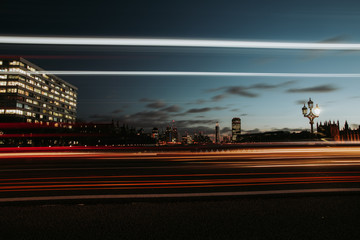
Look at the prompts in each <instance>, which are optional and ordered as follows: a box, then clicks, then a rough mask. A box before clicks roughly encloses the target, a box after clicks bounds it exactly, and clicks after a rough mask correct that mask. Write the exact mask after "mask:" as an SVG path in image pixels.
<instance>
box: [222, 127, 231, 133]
mask: <svg viewBox="0 0 360 240" xmlns="http://www.w3.org/2000/svg"><path fill="white" fill-rule="evenodd" d="M230 132H231V128H229V127H224V128H222V129H221V130H220V133H221V134H224V133H230Z"/></svg>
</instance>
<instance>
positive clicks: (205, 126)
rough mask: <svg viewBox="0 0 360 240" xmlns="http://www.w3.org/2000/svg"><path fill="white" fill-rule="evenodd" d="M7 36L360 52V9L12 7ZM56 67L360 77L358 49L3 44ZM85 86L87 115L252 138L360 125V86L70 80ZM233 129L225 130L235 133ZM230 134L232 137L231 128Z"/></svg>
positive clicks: (316, 5)
mask: <svg viewBox="0 0 360 240" xmlns="http://www.w3.org/2000/svg"><path fill="white" fill-rule="evenodd" d="M1 9H2V17H1V29H0V34H1V35H3V36H4V35H12V36H15V35H16V36H78V37H119V38H122V37H132V38H138V37H141V38H172V39H174V38H183V39H222V40H250V41H252V40H255V41H288V42H333V43H359V42H360V33H359V31H358V29H359V26H360V3H358V1H134V0H133V1H61V2H57V3H54V2H53V1H7V0H5V1H2V3H1ZM0 50H1V52H2V53H3V55H5V56H23V57H25V58H27V59H28V60H30V61H32V62H34V63H35V64H37V65H39V66H40V67H42V68H44V69H46V70H103V71H107V70H109V71H110V70H112V71H120V70H134V71H137V70H144V71H151V70H153V71H219V72H280V73H359V72H360V70H359V67H358V65H359V58H360V54H359V52H357V51H319V50H266V49H265V50H259V49H257V50H255V49H232V48H228V49H218V48H216V49H208V48H175V47H172V48H170V47H156V48H154V47H114V46H102V47H100V46H35V45H32V46H29V45H0ZM62 78H63V79H65V80H67V81H69V82H71V83H72V84H74V85H76V86H78V88H79V98H78V116H79V117H80V118H82V119H84V120H87V121H111V119H115V120H120V121H121V122H127V123H130V124H134V125H136V126H137V127H153V126H158V127H163V126H166V125H167V124H168V123H169V122H171V121H172V120H175V121H176V122H177V125H178V127H181V128H183V129H189V131H190V132H191V131H196V130H200V129H201V130H207V131H208V132H209V133H210V132H212V129H213V128H214V125H215V122H216V121H219V122H220V125H221V127H222V128H224V127H230V122H231V119H232V117H235V116H236V117H241V119H242V127H243V129H244V130H247V131H249V132H251V131H257V130H260V131H265V130H273V129H282V128H289V129H304V128H306V129H307V128H309V126H308V122H307V120H306V119H304V118H303V117H302V115H301V107H302V105H301V102H304V101H306V100H307V99H308V98H309V97H312V98H313V100H314V101H315V103H319V105H320V107H321V108H322V113H321V117H320V118H319V121H320V120H321V121H324V120H330V119H331V120H340V121H342V122H343V121H345V119H347V120H349V122H350V124H359V123H360V116H359V114H358V112H357V110H356V109H357V108H358V104H359V101H360V93H359V91H358V89H359V87H360V82H359V79H356V78H355V79H341V78H331V79H326V78H286V77H283V78H274V77H166V76H162V77H154V76H152V77H149V76H144V77H129V76H128V77H124V76H123V77H120V76H111V77H109V76H108V77H105V76H76V77H75V76H63V77H62ZM225 130H226V129H225ZM224 132H225V131H224Z"/></svg>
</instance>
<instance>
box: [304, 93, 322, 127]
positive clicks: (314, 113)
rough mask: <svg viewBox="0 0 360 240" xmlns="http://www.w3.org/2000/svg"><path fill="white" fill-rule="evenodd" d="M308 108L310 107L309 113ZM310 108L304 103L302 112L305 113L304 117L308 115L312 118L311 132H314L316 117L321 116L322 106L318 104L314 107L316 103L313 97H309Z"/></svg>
mask: <svg viewBox="0 0 360 240" xmlns="http://www.w3.org/2000/svg"><path fill="white" fill-rule="evenodd" d="M308 108H309V110H310V111H309V113H308ZM308 108H307V107H306V106H305V103H304V107H303V108H302V113H303V115H304V117H307V118H308V119H309V120H310V122H309V123H310V125H311V133H314V119H315V118H317V117H319V114H320V108H319V106H318V105H317V104H316V107H315V108H314V103H313V101H311V98H309V101H308Z"/></svg>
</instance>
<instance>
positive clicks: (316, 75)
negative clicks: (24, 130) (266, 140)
mask: <svg viewBox="0 0 360 240" xmlns="http://www.w3.org/2000/svg"><path fill="white" fill-rule="evenodd" d="M0 74H27V75H29V74H35V75H41V74H53V75H96V76H100V75H101V76H104V75H108V76H200V77H301V78H359V77H360V73H257V72H186V71H185V72H181V71H35V72H33V71H21V72H19V71H1V70H0Z"/></svg>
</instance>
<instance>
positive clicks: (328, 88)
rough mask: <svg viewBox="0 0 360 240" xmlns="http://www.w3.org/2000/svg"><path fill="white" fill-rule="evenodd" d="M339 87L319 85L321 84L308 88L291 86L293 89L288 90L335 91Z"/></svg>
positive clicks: (301, 91) (294, 91)
mask: <svg viewBox="0 0 360 240" xmlns="http://www.w3.org/2000/svg"><path fill="white" fill-rule="evenodd" d="M338 89H339V88H337V87H335V86H333V85H319V86H315V87H308V88H291V89H288V90H287V91H286V92H289V93H303V92H315V93H326V92H333V91H336V90H338Z"/></svg>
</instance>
